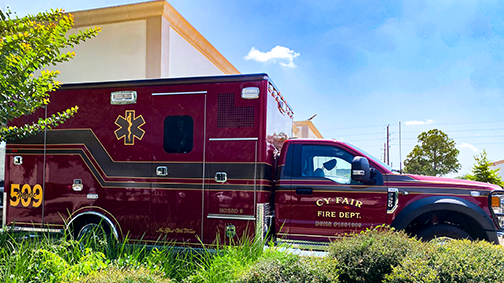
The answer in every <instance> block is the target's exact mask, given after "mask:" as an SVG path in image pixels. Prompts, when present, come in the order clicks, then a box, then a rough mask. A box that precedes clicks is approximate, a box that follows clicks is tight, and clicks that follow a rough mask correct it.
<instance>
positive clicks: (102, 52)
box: [56, 20, 147, 83]
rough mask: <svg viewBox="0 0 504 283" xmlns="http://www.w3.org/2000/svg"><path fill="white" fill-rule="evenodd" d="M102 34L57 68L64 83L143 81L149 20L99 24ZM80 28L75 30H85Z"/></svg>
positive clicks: (77, 48)
mask: <svg viewBox="0 0 504 283" xmlns="http://www.w3.org/2000/svg"><path fill="white" fill-rule="evenodd" d="M100 27H101V29H102V31H101V32H100V33H99V34H98V35H97V36H96V37H95V38H92V39H89V40H88V41H86V42H84V43H81V44H79V45H77V46H75V48H74V49H73V50H71V51H75V54H76V56H75V58H74V59H72V60H71V61H69V62H65V63H62V64H59V65H58V66H56V69H57V70H60V71H61V74H60V75H59V76H58V80H60V81H61V82H63V83H74V82H96V81H113V80H133V79H144V78H145V77H146V52H147V47H146V45H147V38H146V36H147V35H146V30H147V27H146V21H145V20H138V21H131V22H121V23H114V24H103V25H100ZM84 29H85V28H78V29H75V31H76V32H77V31H80V30H84Z"/></svg>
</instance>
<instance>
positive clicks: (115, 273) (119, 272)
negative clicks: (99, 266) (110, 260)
mask: <svg viewBox="0 0 504 283" xmlns="http://www.w3.org/2000/svg"><path fill="white" fill-rule="evenodd" d="M77 282H81V283H123V282H125V283H163V282H171V280H170V279H166V278H164V276H163V274H161V273H159V272H156V271H153V270H150V269H148V268H145V267H138V268H118V267H114V266H110V267H109V268H107V269H103V270H101V271H100V272H96V273H93V274H90V275H88V276H86V277H84V278H83V279H81V280H79V281H77Z"/></svg>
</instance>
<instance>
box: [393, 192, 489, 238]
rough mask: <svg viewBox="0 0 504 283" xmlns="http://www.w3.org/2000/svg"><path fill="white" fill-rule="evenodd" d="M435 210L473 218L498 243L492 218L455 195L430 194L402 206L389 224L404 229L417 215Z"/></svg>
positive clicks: (474, 205)
mask: <svg viewBox="0 0 504 283" xmlns="http://www.w3.org/2000/svg"><path fill="white" fill-rule="evenodd" d="M436 210H450V211H454V212H458V213H461V214H464V215H466V216H468V217H470V218H472V219H474V220H475V221H476V222H478V223H479V224H480V225H481V227H482V228H483V230H485V232H486V235H487V237H488V240H489V241H490V242H495V243H499V241H498V238H497V233H496V227H495V224H494V222H493V220H492V218H490V216H489V215H488V214H487V213H486V212H485V211H484V210H483V209H482V208H481V207H479V206H477V205H476V204H474V203H472V202H470V201H468V200H465V199H462V198H457V197H447V196H432V197H427V198H423V199H420V200H417V201H415V202H413V203H411V204H409V205H408V206H406V207H405V208H403V209H402V210H401V211H400V212H399V213H398V214H397V216H396V217H395V219H394V220H393V221H392V225H391V226H392V227H394V228H396V229H398V230H404V229H406V227H408V224H409V223H411V221H413V220H414V219H415V218H417V217H418V216H420V215H422V214H424V213H427V212H431V211H436Z"/></svg>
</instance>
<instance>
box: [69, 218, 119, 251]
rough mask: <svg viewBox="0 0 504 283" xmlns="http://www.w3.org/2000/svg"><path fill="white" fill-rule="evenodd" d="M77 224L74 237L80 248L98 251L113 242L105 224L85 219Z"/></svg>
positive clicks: (108, 228)
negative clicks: (90, 248)
mask: <svg viewBox="0 0 504 283" xmlns="http://www.w3.org/2000/svg"><path fill="white" fill-rule="evenodd" d="M79 224H80V225H78V226H77V227H76V228H77V229H76V230H75V231H74V236H75V239H76V240H77V241H78V242H79V245H80V246H81V248H85V247H92V248H93V249H98V250H100V249H102V248H105V247H106V246H108V245H110V244H111V243H112V242H113V239H112V238H113V237H112V236H111V232H110V227H108V225H107V224H105V223H102V222H101V221H96V220H95V219H87V220H86V221H84V222H83V223H82V222H81V223H79Z"/></svg>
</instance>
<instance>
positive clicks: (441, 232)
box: [417, 224, 473, 242]
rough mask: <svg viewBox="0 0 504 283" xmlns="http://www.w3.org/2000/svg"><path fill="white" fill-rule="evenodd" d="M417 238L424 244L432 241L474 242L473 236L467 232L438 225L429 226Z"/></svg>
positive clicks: (453, 227) (449, 226)
mask: <svg viewBox="0 0 504 283" xmlns="http://www.w3.org/2000/svg"><path fill="white" fill-rule="evenodd" d="M417 237H418V238H419V239H421V240H422V241H424V242H428V241H431V240H436V241H440V242H444V241H449V240H460V239H468V240H471V241H473V238H472V237H471V235H469V234H468V233H467V232H466V231H464V230H462V229H460V228H458V227H455V226H452V225H447V224H438V225H433V226H429V227H427V228H425V229H423V230H422V231H420V232H418V234H417Z"/></svg>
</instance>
